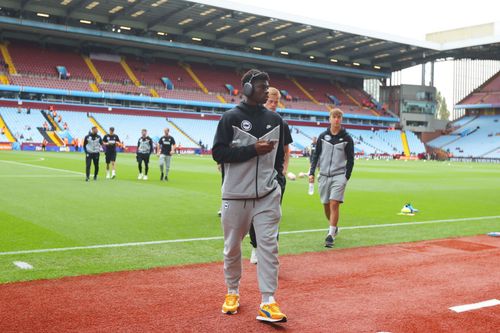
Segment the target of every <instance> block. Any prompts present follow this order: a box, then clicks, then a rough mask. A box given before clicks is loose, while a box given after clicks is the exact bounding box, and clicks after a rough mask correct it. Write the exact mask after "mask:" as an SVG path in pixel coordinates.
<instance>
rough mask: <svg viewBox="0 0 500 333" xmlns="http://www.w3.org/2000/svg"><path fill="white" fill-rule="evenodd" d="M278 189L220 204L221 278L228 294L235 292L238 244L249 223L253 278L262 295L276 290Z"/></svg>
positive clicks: (239, 255)
mask: <svg viewBox="0 0 500 333" xmlns="http://www.w3.org/2000/svg"><path fill="white" fill-rule="evenodd" d="M280 198H281V191H280V189H279V187H278V188H277V189H276V190H274V191H273V192H272V193H271V194H269V195H268V196H266V197H264V198H262V199H256V200H223V201H222V228H223V230H224V277H225V280H226V285H227V287H228V289H229V290H238V287H239V284H240V279H241V272H242V265H241V243H242V240H243V238H245V236H246V235H247V234H248V230H249V229H250V225H251V224H252V223H253V226H254V228H255V234H256V236H257V244H258V246H257V259H258V261H259V264H258V265H257V277H258V281H259V289H260V292H261V293H262V294H270V295H274V293H275V291H276V289H277V287H278V270H279V261H278V238H277V236H278V227H279V222H280V219H281V206H280Z"/></svg>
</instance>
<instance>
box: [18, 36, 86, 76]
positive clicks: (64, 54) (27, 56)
mask: <svg viewBox="0 0 500 333" xmlns="http://www.w3.org/2000/svg"><path fill="white" fill-rule="evenodd" d="M9 51H10V54H11V57H12V60H13V62H14V64H15V66H16V69H17V72H18V74H24V75H35V76H38V77H40V76H42V77H54V78H58V77H59V75H58V72H57V69H56V66H65V67H66V69H67V70H68V72H69V73H70V77H71V78H72V79H79V80H93V76H92V73H91V72H90V71H89V69H88V68H87V66H86V65H85V62H84V61H83V58H82V56H81V55H80V54H78V53H76V52H72V51H67V50H65V49H64V48H61V47H58V48H57V50H55V49H50V48H42V47H39V46H36V45H34V44H32V43H27V42H19V41H14V42H11V43H10V44H9Z"/></svg>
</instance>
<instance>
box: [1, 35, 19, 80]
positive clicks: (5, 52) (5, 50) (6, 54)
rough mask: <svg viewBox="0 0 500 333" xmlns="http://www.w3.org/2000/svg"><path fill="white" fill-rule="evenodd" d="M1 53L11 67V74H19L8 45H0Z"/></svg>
mask: <svg viewBox="0 0 500 333" xmlns="http://www.w3.org/2000/svg"><path fill="white" fill-rule="evenodd" d="M0 51H1V52H2V56H3V60H4V61H5V63H6V64H7V65H9V74H11V75H13V74H17V70H16V66H15V65H14V62H13V61H12V57H11V56H10V52H9V48H8V47H7V43H0Z"/></svg>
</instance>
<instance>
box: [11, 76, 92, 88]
mask: <svg viewBox="0 0 500 333" xmlns="http://www.w3.org/2000/svg"><path fill="white" fill-rule="evenodd" d="M10 83H11V84H12V85H18V86H24V87H41V88H51V89H64V90H76V91H92V90H91V89H90V86H89V82H85V81H77V80H61V79H58V78H53V77H36V76H20V75H11V76H10Z"/></svg>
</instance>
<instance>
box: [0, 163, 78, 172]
mask: <svg viewBox="0 0 500 333" xmlns="http://www.w3.org/2000/svg"><path fill="white" fill-rule="evenodd" d="M0 162H3V163H9V164H15V165H22V166H28V167H32V168H38V169H44V170H51V171H59V172H67V173H72V174H75V175H83V174H84V173H83V172H77V171H72V170H66V169H57V168H51V167H46V166H41V165H33V164H29V163H21V162H15V161H6V160H0Z"/></svg>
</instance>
